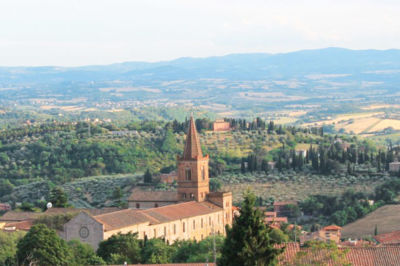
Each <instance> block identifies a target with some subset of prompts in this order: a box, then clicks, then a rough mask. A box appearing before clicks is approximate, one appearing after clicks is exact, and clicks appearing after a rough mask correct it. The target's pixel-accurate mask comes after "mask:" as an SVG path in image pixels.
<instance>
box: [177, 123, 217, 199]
mask: <svg viewBox="0 0 400 266" xmlns="http://www.w3.org/2000/svg"><path fill="white" fill-rule="evenodd" d="M208 159H209V157H208V155H205V156H203V153H202V151H201V146H200V140H199V137H198V135H197V130H196V125H195V123H194V119H193V116H191V117H190V124H189V129H188V132H187V135H186V143H185V149H184V151H183V156H182V157H178V200H179V201H190V200H195V201H198V202H201V201H204V200H205V199H206V197H207V194H208V193H209V181H208Z"/></svg>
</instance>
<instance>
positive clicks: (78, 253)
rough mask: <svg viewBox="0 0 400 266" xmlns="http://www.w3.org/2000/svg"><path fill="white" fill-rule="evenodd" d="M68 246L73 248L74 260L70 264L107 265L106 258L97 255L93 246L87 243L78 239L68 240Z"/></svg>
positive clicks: (73, 265)
mask: <svg viewBox="0 0 400 266" xmlns="http://www.w3.org/2000/svg"><path fill="white" fill-rule="evenodd" d="M68 246H69V248H70V250H71V254H72V258H73V262H70V263H69V264H68V265H71V266H80V265H105V264H106V263H105V262H104V260H103V259H102V258H101V257H99V256H97V255H96V253H95V252H94V250H93V248H92V247H91V246H90V245H88V244H85V243H81V242H80V241H78V240H71V241H69V242H68Z"/></svg>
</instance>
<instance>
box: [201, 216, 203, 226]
mask: <svg viewBox="0 0 400 266" xmlns="http://www.w3.org/2000/svg"><path fill="white" fill-rule="evenodd" d="M201 228H203V218H201Z"/></svg>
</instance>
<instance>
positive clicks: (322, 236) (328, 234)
mask: <svg viewBox="0 0 400 266" xmlns="http://www.w3.org/2000/svg"><path fill="white" fill-rule="evenodd" d="M341 232H342V228H341V227H340V226H336V225H329V226H325V227H324V228H322V229H321V230H319V231H316V232H312V233H306V234H304V235H302V236H300V243H304V242H307V241H311V240H318V241H323V242H329V241H333V242H335V243H337V244H338V243H339V242H340V238H341Z"/></svg>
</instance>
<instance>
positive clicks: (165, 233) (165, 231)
mask: <svg viewBox="0 0 400 266" xmlns="http://www.w3.org/2000/svg"><path fill="white" fill-rule="evenodd" d="M164 236H167V227H166V226H164Z"/></svg>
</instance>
